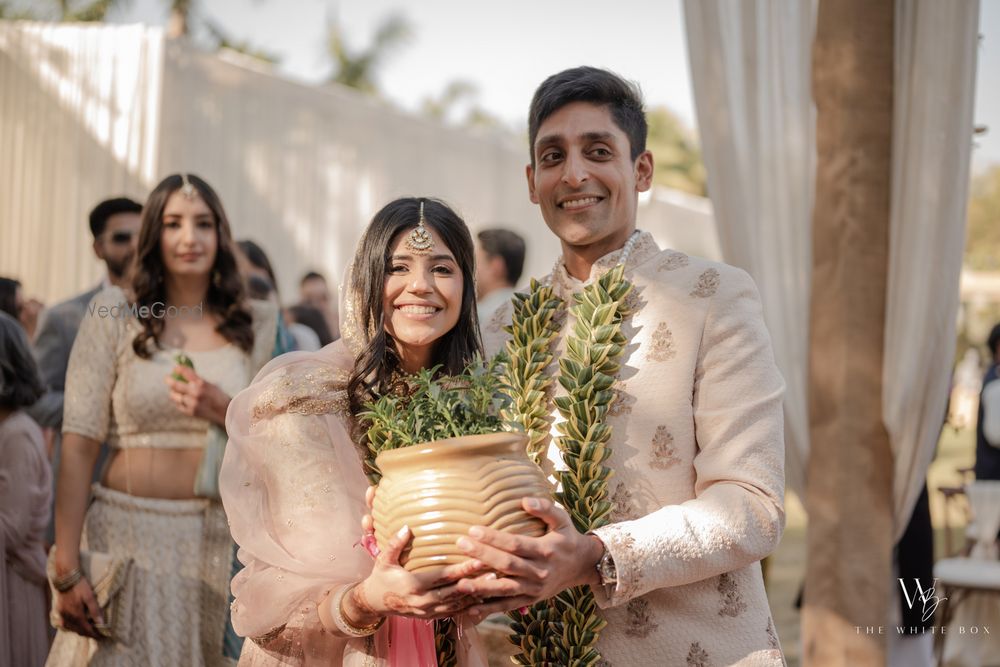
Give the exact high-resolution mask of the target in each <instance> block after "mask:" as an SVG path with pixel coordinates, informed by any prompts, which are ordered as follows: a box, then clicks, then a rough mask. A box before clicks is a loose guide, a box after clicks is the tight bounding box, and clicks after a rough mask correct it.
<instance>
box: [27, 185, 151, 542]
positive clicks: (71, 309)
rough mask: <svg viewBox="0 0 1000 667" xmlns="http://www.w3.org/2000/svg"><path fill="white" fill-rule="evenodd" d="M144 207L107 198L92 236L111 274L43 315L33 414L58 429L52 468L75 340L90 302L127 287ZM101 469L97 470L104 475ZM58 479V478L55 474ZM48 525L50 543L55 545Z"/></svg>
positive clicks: (95, 216) (93, 220)
mask: <svg viewBox="0 0 1000 667" xmlns="http://www.w3.org/2000/svg"><path fill="white" fill-rule="evenodd" d="M141 213H142V205H141V204H139V203H138V202H136V201H133V200H131V199H128V198H126V197H119V198H116V199H107V200H105V201H102V202H101V203H100V204H98V205H97V206H95V207H94V210H93V211H91V212H90V231H91V233H92V234H93V235H94V254H95V255H97V257H98V259H100V260H102V261H103V262H104V264H105V266H106V267H107V275H106V276H105V277H104V278H103V279H102V280H101V283H100V284H99V285H97V286H95V287H94V288H92V289H90V290H87V291H86V292H84V293H82V294H78V295H77V296H74V297H72V298H70V299H67V300H66V301H63V302H61V303H58V304H56V305H55V306H52V307H51V308H49V309H48V310H46V311H45V312H44V313H43V314H42V321H41V324H40V325H39V327H38V333H37V334H36V336H35V342H34V353H35V359H36V361H37V362H38V370H39V372H40V374H41V376H42V382H44V383H45V389H46V391H45V395H43V396H42V398H41V399H40V400H39V401H38V402H37V403H35V404H34V405H33V406H31V408H30V409H29V410H28V413H29V414H30V415H31V416H32V417H33V418H34V419H35V421H36V422H38V423H39V425H41V426H42V427H43V428H47V429H54V430H55V438H54V442H53V446H54V450H55V451H54V453H53V454H54V456H53V458H54V461H53V469H54V470H58V465H59V449H60V447H59V445H60V443H61V438H60V437H59V431H60V429H61V428H62V417H63V388H64V387H65V385H66V366H68V365H69V353H70V351H71V350H72V349H73V341H74V340H76V332H77V331H78V330H79V328H80V322H81V321H83V316H84V315H85V314H86V312H87V306H88V304H90V300H91V299H92V298H94V295H95V294H97V293H98V292H99V291H100V290H101V289H103V288H105V287H108V286H110V285H118V286H123V285H124V284H125V280H126V275H127V273H128V269H129V267H130V265H131V263H132V258H133V257H134V256H135V249H136V242H137V241H138V237H139V225H140V214H141ZM101 467H102V466H100V465H98V466H96V467H95V470H96V471H99V470H100V469H101ZM52 479H53V480H55V479H56V475H53V477H52ZM51 531H52V526H51V525H50V526H49V533H50V534H49V536H48V539H49V541H52V535H51Z"/></svg>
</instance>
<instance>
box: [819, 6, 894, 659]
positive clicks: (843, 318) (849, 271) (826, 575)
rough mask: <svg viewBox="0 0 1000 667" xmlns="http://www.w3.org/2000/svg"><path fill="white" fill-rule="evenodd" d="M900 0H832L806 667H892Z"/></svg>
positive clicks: (824, 38) (822, 106)
mask: <svg viewBox="0 0 1000 667" xmlns="http://www.w3.org/2000/svg"><path fill="white" fill-rule="evenodd" d="M893 13H894V4H893V0H820V2H819V11H818V19H817V26H816V39H815V43H814V46H813V62H812V72H813V96H814V99H815V101H816V110H817V117H816V141H817V167H816V203H815V209H814V212H813V281H812V308H811V313H810V358H809V373H810V378H809V387H810V397H809V399H810V400H809V408H810V416H809V418H810V437H811V452H810V457H809V465H808V470H807V476H808V486H807V492H806V506H807V508H808V511H809V536H808V566H807V571H806V586H805V598H804V607H803V614H802V638H803V665H804V666H805V667H817V666H822V667H875V666H880V665H884V664H885V647H886V638H887V633H888V632H890V631H894V628H889V627H886V619H887V617H888V604H889V599H890V592H891V591H890V586H891V585H892V583H893V580H892V562H891V558H892V546H893V540H892V531H893V523H892V511H893V510H892V507H893V504H892V454H891V451H890V448H889V436H888V433H887V432H886V430H885V427H884V425H883V422H882V356H883V354H882V352H883V337H884V323H885V303H886V280H887V278H886V276H887V263H888V247H889V202H890V186H891V149H892V105H893Z"/></svg>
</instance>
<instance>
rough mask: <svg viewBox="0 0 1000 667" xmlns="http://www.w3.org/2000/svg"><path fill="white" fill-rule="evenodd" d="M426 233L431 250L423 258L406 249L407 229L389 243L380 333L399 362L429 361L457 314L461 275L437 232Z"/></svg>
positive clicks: (459, 309)
mask: <svg viewBox="0 0 1000 667" xmlns="http://www.w3.org/2000/svg"><path fill="white" fill-rule="evenodd" d="M427 229H428V231H429V232H430V234H431V237H432V238H433V239H434V245H433V246H432V247H431V250H430V252H429V253H428V254H426V255H417V254H414V253H413V252H412V251H411V250H410V249H409V248H407V247H406V239H407V238H408V237H409V235H410V231H411V230H410V229H406V230H403V231H402V232H400V233H399V234H397V235H396V238H395V239H393V242H392V252H391V255H390V257H389V265H388V267H387V270H386V275H385V282H384V287H383V290H382V308H383V312H384V313H385V330H386V331H387V332H388V333H389V335H390V336H392V337H393V339H394V340H395V341H396V345H397V346H398V347H399V348H400V349H399V352H400V354H401V356H403V357H404V358H418V357H422V356H424V357H426V356H429V354H430V352H431V350H432V349H433V345H434V343H435V342H436V341H437V340H438V339H439V338H441V337H442V336H444V335H445V334H446V333H448V332H449V331H451V330H452V329H453V328H454V327H455V325H456V324H458V317H459V314H460V312H461V309H462V270H461V269H460V268H459V266H458V262H457V261H455V256H454V255H453V254H452V252H451V250H450V249H449V248H448V246H446V245H445V244H444V241H442V240H441V237H439V236H438V235H437V232H435V231H434V230H433V229H431V228H430V227H428V228H427Z"/></svg>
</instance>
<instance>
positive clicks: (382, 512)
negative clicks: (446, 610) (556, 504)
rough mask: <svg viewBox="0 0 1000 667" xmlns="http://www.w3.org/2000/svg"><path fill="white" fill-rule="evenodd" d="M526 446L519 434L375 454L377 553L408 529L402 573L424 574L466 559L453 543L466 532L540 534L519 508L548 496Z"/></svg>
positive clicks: (466, 438) (541, 525)
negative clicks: (530, 499) (486, 529)
mask: <svg viewBox="0 0 1000 667" xmlns="http://www.w3.org/2000/svg"><path fill="white" fill-rule="evenodd" d="M527 441H528V439H527V437H526V436H524V435H522V434H520V433H506V432H504V433H488V434H485V435H468V436H463V437H461V438H449V439H447V440H435V441H433V442H427V443H423V444H419V445H413V446H411V447H403V448H400V449H393V450H390V451H386V452H382V453H381V454H379V455H378V457H377V458H376V459H375V463H376V465H378V468H379V470H381V471H382V481H381V482H379V485H378V493H376V494H375V506H374V508H373V510H372V516H373V517H374V519H375V539H376V541H377V543H378V547H379V549H380V550H382V551H385V549H386V547H387V545H388V543H389V541H390V540H391V539H392V536H393V535H395V534H396V532H397V531H398V530H400V529H401V528H402V527H403V526H404V525H406V526H409V527H410V532H412V533H413V541H412V542H411V543H410V548H409V549H408V550H406V551H404V552H403V555H402V557H401V558H400V562H401V563H402V564H403V566H404V567H405V568H406V569H407V570H409V571H410V572H430V571H438V570H440V569H443V568H444V567H446V566H448V565H453V564H455V563H461V562H464V561H466V560H468V556H466V555H465V554H464V553H462V551H460V550H459V548H458V547H457V546H456V544H455V541H456V540H458V538H459V537H462V536H463V535H467V534H468V531H469V528H470V527H471V526H489V527H491V528H495V529H497V530H502V531H504V532H508V533H517V534H520V535H530V536H535V537H537V536H540V535H543V534H544V533H545V524H544V523H543V522H542V521H541V519H538V518H536V517H533V516H531V515H530V514H528V513H527V512H525V511H524V510H523V509H522V507H521V499H522V498H524V497H525V496H535V497H540V498H549V497H551V490H550V487H549V483H548V481H547V480H546V479H545V476H544V475H543V474H542V471H541V470H540V469H539V468H538V466H536V465H535V464H534V463H532V462H531V460H530V459H529V458H528V456H527V454H526V453H525V446H526V445H527Z"/></svg>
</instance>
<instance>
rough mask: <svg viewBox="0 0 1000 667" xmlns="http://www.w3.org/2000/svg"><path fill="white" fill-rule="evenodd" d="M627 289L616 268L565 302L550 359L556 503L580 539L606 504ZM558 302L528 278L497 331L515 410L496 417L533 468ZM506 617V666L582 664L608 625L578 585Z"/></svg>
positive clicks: (543, 425)
mask: <svg viewBox="0 0 1000 667" xmlns="http://www.w3.org/2000/svg"><path fill="white" fill-rule="evenodd" d="M631 290H632V283H630V282H629V281H628V280H626V279H625V267H624V265H623V264H619V265H618V266H616V267H615V268H614V269H612V270H611V271H608V272H607V273H606V274H604V275H603V276H602V277H601V278H600V279H599V280H597V281H596V282H594V283H592V284H591V285H589V286H588V287H586V288H584V290H583V291H582V292H580V293H578V294H576V295H574V297H573V300H574V304H573V306H572V307H571V308H570V312H571V313H572V314H573V315H574V316H575V318H576V324H575V325H574V327H573V331H572V334H571V335H569V336H567V339H566V355H565V356H564V357H562V358H560V359H559V371H560V375H559V383H560V384H561V385H562V386H563V388H564V389H565V390H566V392H567V394H566V395H565V396H560V397H557V398H556V399H555V404H556V407H557V408H558V410H559V413H560V414H561V415H562V416H563V417H564V418H565V420H566V421H564V422H562V423H560V424H559V425H558V426H557V429H558V431H559V433H560V435H559V436H558V437H557V438H556V445H557V446H558V447H559V450H560V451H561V452H562V457H563V461H564V462H565V463H566V466H567V468H568V469H567V470H566V471H563V472H560V473H559V481H560V482H561V484H562V491H561V492H559V493H557V494H556V498H557V500H559V502H560V503H561V504H562V505H563V506H564V507H565V508H566V510H567V511H568V512H569V514H570V517H571V518H572V520H573V525H574V526H576V529H577V530H579V531H580V532H584V533H585V532H587V531H591V530H594V529H595V528H599V527H601V526H603V525H605V524H607V523H608V515H609V514H610V512H611V507H612V505H611V503H610V502H609V501H608V499H607V497H608V484H607V481H608V478H609V477H611V475H612V474H614V473H613V471H612V470H611V469H610V468H609V467H608V466H606V465H604V462H605V461H607V459H608V457H610V456H611V448H610V447H609V446H608V442H609V440H610V439H611V426H609V425H608V424H606V423H605V421H604V420H605V418H606V417H607V414H608V410H609V408H610V407H611V404H612V402H613V401H614V398H615V394H614V391H613V390H612V388H611V387H612V385H613V384H614V381H615V374H617V372H618V369H619V368H620V364H619V363H618V361H617V359H618V357H620V356H621V354H622V352H623V351H624V346H625V345H626V343H627V342H628V341H627V339H626V338H625V336H624V335H623V334H622V332H621V325H622V321H623V320H624V318H625V317H627V316H628V314H629V310H628V307H627V306H626V304H625V297H626V296H628V294H629V292H630V291H631ZM561 305H562V300H561V299H559V297H557V296H556V295H555V293H554V292H553V290H552V288H551V287H547V286H544V285H541V284H539V283H538V282H536V281H532V282H531V293H530V294H527V295H524V294H518V295H517V296H516V297H515V302H514V314H513V319H512V322H511V325H510V326H509V327H506V328H505V331H506V332H507V333H509V334H511V340H509V341H508V342H507V346H506V354H507V357H508V359H507V363H506V364H505V366H504V368H503V375H502V378H503V383H504V385H505V389H504V392H505V393H507V395H509V396H510V397H511V398H513V399H514V401H515V405H514V407H512V408H510V409H509V410H508V411H506V412H504V413H502V416H503V417H504V419H505V421H506V422H507V423H508V427H510V428H515V429H516V428H519V427H520V428H523V429H524V431H525V432H526V433H527V434H528V436H529V455H530V456H531V457H532V460H534V461H535V462H536V463H538V462H539V460H540V457H541V454H542V451H541V448H542V447H543V445H544V441H545V435H547V433H548V426H549V422H548V420H547V416H548V414H549V409H548V400H547V395H546V390H547V389H548V387H549V385H550V384H551V378H548V377H547V376H545V369H546V367H547V366H548V364H549V362H550V361H551V360H552V353H551V350H550V348H551V343H552V340H553V339H554V338H555V335H556V334H557V333H558V327H557V326H556V325H555V324H554V323H553V315H554V314H555V312H556V311H557V310H558V309H559V307H560V306H561ZM509 615H510V617H511V619H512V620H513V623H512V625H511V630H512V631H513V634H512V635H511V636H510V637H509V639H510V641H511V643H513V644H514V645H515V646H518V647H519V648H520V649H521V652H520V653H519V654H517V655H516V656H514V658H513V661H514V662H515V664H519V665H536V666H549V665H552V666H555V665H560V666H561V665H573V666H577V665H579V666H581V667H590V666H591V665H595V664H596V663H597V662H598V661H599V660H600V659H601V655H600V653H598V652H597V649H596V648H595V645H596V644H597V640H598V638H599V636H600V632H601V630H603V629H604V626H605V625H607V621H605V620H604V619H603V618H602V617H601V616H600V615H599V614H598V613H597V603H596V601H595V600H594V596H593V593H592V592H591V591H590V588H589V587H587V586H577V587H575V588H569V589H566V590H564V591H562V592H560V593H559V594H558V595H556V596H555V597H553V598H551V599H549V600H544V601H542V602H539V603H536V604H535V605H533V606H532V607H530V608H529V609H527V610H526V611H525V612H524V613H518V612H511V613H510V614H509Z"/></svg>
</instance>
